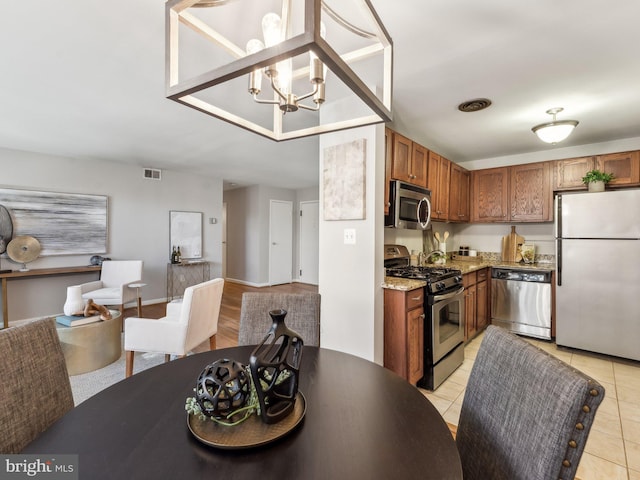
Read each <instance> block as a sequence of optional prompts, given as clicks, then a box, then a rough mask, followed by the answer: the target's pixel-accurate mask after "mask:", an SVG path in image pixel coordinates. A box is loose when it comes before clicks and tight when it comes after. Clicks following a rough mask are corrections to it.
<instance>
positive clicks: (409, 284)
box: [382, 277, 427, 292]
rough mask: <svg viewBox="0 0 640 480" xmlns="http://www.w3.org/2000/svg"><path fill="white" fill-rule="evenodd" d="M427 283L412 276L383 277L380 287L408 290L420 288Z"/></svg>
mask: <svg viewBox="0 0 640 480" xmlns="http://www.w3.org/2000/svg"><path fill="white" fill-rule="evenodd" d="M426 285H427V282H425V281H424V280H414V279H412V278H398V277H384V283H383V284H382V288H386V289H389V290H403V291H405V292H408V291H409V290H415V289H416V288H422V287H424V286H426Z"/></svg>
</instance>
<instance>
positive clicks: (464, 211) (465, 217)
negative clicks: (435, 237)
mask: <svg viewBox="0 0 640 480" xmlns="http://www.w3.org/2000/svg"><path fill="white" fill-rule="evenodd" d="M470 189H471V173H469V171H468V170H466V169H464V168H462V167H461V166H460V165H456V164H455V163H452V164H451V181H450V182H449V220H450V221H452V222H468V221H469V220H470V217H471V216H470V215H469V191H470Z"/></svg>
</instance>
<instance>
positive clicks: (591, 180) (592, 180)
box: [582, 169, 613, 192]
mask: <svg viewBox="0 0 640 480" xmlns="http://www.w3.org/2000/svg"><path fill="white" fill-rule="evenodd" d="M611 180H613V174H611V173H605V172H602V171H600V170H598V169H594V170H589V171H588V172H587V174H586V175H585V176H584V177H582V183H585V184H587V187H588V188H589V191H590V192H603V191H604V184H605V183H609V182H610V181H611Z"/></svg>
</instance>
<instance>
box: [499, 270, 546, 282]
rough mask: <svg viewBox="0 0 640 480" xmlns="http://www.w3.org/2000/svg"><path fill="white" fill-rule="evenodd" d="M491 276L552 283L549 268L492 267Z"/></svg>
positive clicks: (502, 278) (517, 280) (501, 278)
mask: <svg viewBox="0 0 640 480" xmlns="http://www.w3.org/2000/svg"><path fill="white" fill-rule="evenodd" d="M491 278H498V279H500V280H514V281H516V282H536V283H551V272H550V271H549V270H529V269H513V268H492V269H491Z"/></svg>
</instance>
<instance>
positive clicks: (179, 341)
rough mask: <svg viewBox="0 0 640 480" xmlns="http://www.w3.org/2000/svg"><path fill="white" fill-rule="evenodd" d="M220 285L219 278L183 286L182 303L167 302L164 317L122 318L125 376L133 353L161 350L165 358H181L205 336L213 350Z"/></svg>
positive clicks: (128, 371) (214, 346) (216, 328)
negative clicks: (184, 287) (123, 324)
mask: <svg viewBox="0 0 640 480" xmlns="http://www.w3.org/2000/svg"><path fill="white" fill-rule="evenodd" d="M223 288H224V280H223V279H222V278H216V279H214V280H209V281H207V282H203V283H200V284H198V285H193V286H191V287H187V288H186V289H185V291H184V297H183V299H182V302H180V303H177V304H168V305H172V306H171V307H169V308H167V315H166V316H165V317H162V318H160V319H157V320H156V319H150V318H138V317H130V318H127V319H125V329H124V349H125V352H126V371H125V373H126V376H127V377H130V376H131V375H132V373H133V359H134V354H135V352H154V353H164V354H165V361H168V360H169V357H170V356H171V355H176V356H178V357H184V356H185V355H187V353H189V352H190V351H191V350H193V349H194V348H195V347H197V346H198V345H200V344H201V343H203V342H204V341H206V340H207V339H208V340H209V348H210V349H211V350H214V349H215V348H216V333H218V317H219V315H220V305H221V303H222V290H223Z"/></svg>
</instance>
